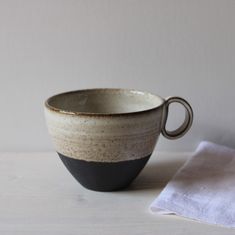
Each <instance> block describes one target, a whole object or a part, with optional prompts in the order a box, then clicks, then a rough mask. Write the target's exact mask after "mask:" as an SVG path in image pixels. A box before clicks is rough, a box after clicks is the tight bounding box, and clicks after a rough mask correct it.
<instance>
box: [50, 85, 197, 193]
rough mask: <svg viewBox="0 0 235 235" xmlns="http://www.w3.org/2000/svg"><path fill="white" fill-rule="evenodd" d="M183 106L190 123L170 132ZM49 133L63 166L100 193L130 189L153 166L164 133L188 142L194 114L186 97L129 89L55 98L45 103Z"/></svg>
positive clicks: (71, 94)
mask: <svg viewBox="0 0 235 235" xmlns="http://www.w3.org/2000/svg"><path fill="white" fill-rule="evenodd" d="M174 102H176V103H180V104H181V105H183V107H184V108H185V111H186V112H185V120H184V122H183V124H182V125H181V126H180V127H179V128H178V129H176V130H174V131H168V130H166V121H167V116H168V107H169V105H170V104H171V103H174ZM45 116H46V121H47V126H48V129H49V133H50V135H51V137H52V140H53V142H54V145H55V148H56V151H57V152H58V154H59V156H60V158H61V160H62V162H63V163H64V165H65V166H66V167H67V169H68V170H69V171H70V173H71V174H72V175H73V176H74V177H75V178H76V179H77V181H79V182H80V183H81V184H82V185H83V186H84V187H86V188H88V189H91V190H96V191H112V190H119V189H122V188H124V187H126V186H128V185H129V184H130V183H131V182H132V181H133V180H134V179H135V178H136V176H137V175H138V174H139V173H140V171H141V170H142V169H143V167H144V166H145V164H146V163H147V161H148V160H149V158H150V156H151V154H152V152H153V150H154V147H155V145H156V143H157V140H158V137H159V135H160V133H162V134H163V136H165V137H166V138H168V139H176V138H179V137H181V136H183V135H184V134H185V133H186V132H187V131H188V130H189V128H190V127H191V125H192V121H193V111H192V108H191V106H190V105H189V103H188V102H187V101H186V100H184V99H182V98H180V97H170V98H167V99H163V98H161V97H160V96H157V95H153V94H150V93H148V92H142V91H137V90H128V89H87V90H78V91H71V92H66V93H62V94H58V95H55V96H52V97H51V98H49V99H48V100H47V101H46V102H45Z"/></svg>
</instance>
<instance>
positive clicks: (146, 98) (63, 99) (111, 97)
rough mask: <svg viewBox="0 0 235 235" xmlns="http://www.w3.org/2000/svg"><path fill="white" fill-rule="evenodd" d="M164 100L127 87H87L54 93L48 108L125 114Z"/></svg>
mask: <svg viewBox="0 0 235 235" xmlns="http://www.w3.org/2000/svg"><path fill="white" fill-rule="evenodd" d="M163 102H164V100H163V99H162V98H161V97H159V96H156V95H152V94H150V93H147V92H142V91H136V90H128V89H88V90H79V91H72V92H67V93H63V94H59V95H55V96H53V97H51V98H49V99H48V100H47V103H46V104H47V106H48V108H51V109H53V110H56V111H60V112H64V113H83V114H96V115H99V114H125V113H134V112H141V111H146V110H151V109H154V108H157V107H159V106H160V105H162V104H163Z"/></svg>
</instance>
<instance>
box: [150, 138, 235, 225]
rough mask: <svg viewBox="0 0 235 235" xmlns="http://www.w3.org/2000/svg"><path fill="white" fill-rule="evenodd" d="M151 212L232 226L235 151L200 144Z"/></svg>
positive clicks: (155, 202)
mask: <svg viewBox="0 0 235 235" xmlns="http://www.w3.org/2000/svg"><path fill="white" fill-rule="evenodd" d="M150 210H151V212H153V213H157V214H176V215H179V216H183V217H188V218H191V219H195V220H198V221H201V222H206V223H209V224H216V225H222V226H225V227H235V150H234V149H231V148H228V147H224V146H220V145H216V144H214V143H210V142H206V141H203V142H201V143H200V144H199V146H198V148H197V150H196V152H195V154H194V155H193V156H192V157H191V158H190V159H189V160H188V161H187V162H186V163H185V164H184V165H183V167H181V168H180V169H179V170H178V172H177V173H176V174H175V176H174V177H173V179H172V180H171V181H170V182H169V183H168V184H167V186H166V187H165V189H164V190H163V191H162V192H161V193H160V195H159V196H158V197H157V198H156V199H155V201H154V202H153V203H152V204H151V206H150Z"/></svg>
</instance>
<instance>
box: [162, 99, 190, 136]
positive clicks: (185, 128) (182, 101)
mask: <svg viewBox="0 0 235 235" xmlns="http://www.w3.org/2000/svg"><path fill="white" fill-rule="evenodd" d="M171 103H179V104H182V105H183V106H184V108H185V119H184V122H183V124H182V125H181V126H180V127H179V128H177V129H176V130H174V131H168V130H166V123H167V117H168V110H169V105H170V104H171ZM164 105H165V110H164V112H165V113H164V116H163V126H162V134H163V136H164V137H166V138H167V139H178V138H180V137H182V136H184V135H185V134H186V133H187V131H188V130H189V129H190V127H191V126H192V123H193V110H192V107H191V106H190V104H189V103H188V102H187V101H186V100H185V99H183V98H181V97H176V96H173V97H169V98H167V99H166V100H165V104H164Z"/></svg>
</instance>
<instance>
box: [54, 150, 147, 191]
mask: <svg viewBox="0 0 235 235" xmlns="http://www.w3.org/2000/svg"><path fill="white" fill-rule="evenodd" d="M58 154H59V156H60V158H61V160H62V162H63V163H64V165H65V166H66V167H67V169H68V170H69V171H70V173H71V174H72V175H73V176H74V177H75V178H76V179H77V181H78V182H80V183H81V184H82V185H83V186H84V187H86V188H88V189H91V190H95V191H114V190H120V189H122V188H125V187H127V186H128V185H129V184H130V183H131V182H132V181H133V180H134V179H135V178H136V177H137V175H138V174H139V173H140V171H141V170H142V169H143V168H144V166H145V164H146V163H147V161H148V160H149V158H150V155H149V156H147V157H144V158H141V159H137V160H131V161H121V162H110V163H109V162H88V161H84V160H77V159H73V158H70V157H66V156H64V155H63V154H60V153H58Z"/></svg>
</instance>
